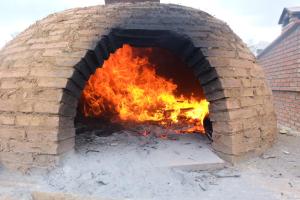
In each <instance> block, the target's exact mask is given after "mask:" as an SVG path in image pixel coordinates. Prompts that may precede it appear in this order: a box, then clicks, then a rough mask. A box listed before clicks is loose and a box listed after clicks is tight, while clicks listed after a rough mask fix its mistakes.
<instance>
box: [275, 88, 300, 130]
mask: <svg viewBox="0 0 300 200" xmlns="http://www.w3.org/2000/svg"><path fill="white" fill-rule="evenodd" d="M273 96H274V104H275V108H276V112H277V119H278V124H279V125H283V126H286V127H289V128H291V129H292V130H295V131H297V132H300V92H290V91H273Z"/></svg>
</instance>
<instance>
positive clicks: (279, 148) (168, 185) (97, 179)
mask: <svg viewBox="0 0 300 200" xmlns="http://www.w3.org/2000/svg"><path fill="white" fill-rule="evenodd" d="M200 143H201V144H202V143H203V140H201V142H200ZM106 144H107V145H106V146H109V145H108V143H106ZM194 144H197V142H196V141H194ZM299 145H300V137H298V136H297V137H295V136H288V135H280V136H279V138H278V140H277V142H276V143H275V145H274V146H273V147H272V148H271V149H269V150H267V152H265V153H264V154H263V155H262V156H260V157H257V158H254V159H250V160H248V161H247V162H244V163H241V164H237V165H235V166H228V168H225V169H222V170H213V171H182V170H172V171H170V170H163V169H160V170H157V169H155V168H154V169H152V170H151V169H149V168H144V170H137V171H135V172H134V173H133V174H131V173H132V172H133V171H132V168H134V167H137V165H139V164H140V162H144V160H143V159H142V158H143V157H144V155H145V153H143V154H141V155H140V157H141V160H140V162H138V163H134V164H132V163H131V162H124V161H123V160H121V161H118V160H114V163H115V167H113V168H112V167H110V165H109V166H107V165H104V167H105V168H106V169H105V170H103V167H102V165H101V162H100V165H101V166H99V167H97V165H90V164H86V163H90V162H95V163H96V162H97V160H96V159H92V160H90V162H87V159H83V160H80V159H79V161H77V162H75V163H76V164H75V165H74V164H72V166H73V167H70V166H68V165H64V166H63V167H60V168H57V169H55V171H54V173H53V172H52V173H50V174H46V175H44V179H43V181H41V177H42V176H41V175H37V176H35V174H34V173H33V172H32V173H31V175H27V176H24V175H19V174H18V173H15V172H11V173H8V172H7V170H6V171H3V170H2V171H1V169H0V199H1V200H3V199H5V200H7V199H10V200H32V199H31V194H32V192H35V191H40V192H47V193H48V194H49V192H53V193H52V194H49V195H50V196H55V195H56V194H57V192H59V193H64V194H72V195H74V196H76V195H80V196H85V198H84V199H87V197H86V196H90V195H91V196H94V197H100V199H101V197H102V198H104V197H109V198H112V199H116V200H117V199H119V200H122V199H131V200H149V199H155V200H170V199H172V200H182V199H184V200H195V199H199V197H201V198H200V199H206V200H220V199H222V200H223V199H224V200H232V199H243V200H253V199H258V200H279V199H280V200H299V198H300V148H299ZM97 147H98V148H99V146H97ZM102 148H105V147H102ZM113 148H116V146H110V147H109V148H108V149H113ZM128 148H129V146H127V149H128ZM139 149H140V148H139ZM147 150H149V148H146V150H145V151H144V152H146V151H147ZM140 151H141V149H140ZM97 154H101V152H90V153H88V154H87V155H88V156H89V157H94V158H96V155H97ZM124 154H126V152H124V151H123V152H122V155H124ZM77 156H78V155H77ZM98 158H99V156H98ZM100 158H101V160H109V159H110V158H109V157H104V156H100ZM120 158H124V156H121V157H120ZM77 163H81V164H82V165H84V164H86V167H84V168H83V171H82V174H81V175H80V174H79V173H78V174H77V175H74V174H73V176H70V174H72V173H73V172H74V171H76V170H78V168H79V165H78V164H77ZM104 163H105V162H104ZM116 163H117V164H116ZM91 169H93V170H91ZM114 170H116V171H115V172H116V173H110V172H111V171H114ZM55 174H56V176H55ZM49 175H50V176H49ZM111 176H113V177H115V178H109V177H111ZM127 178H130V179H127ZM47 179H54V180H57V181H56V182H55V181H51V182H49V184H48V185H47V184H46V185H45V184H44V183H43V182H45V181H46V180H47ZM58 179H60V180H64V182H65V183H64V184H62V183H59V182H58ZM133 179H135V180H136V179H139V180H141V182H139V184H137V183H135V182H134V180H133ZM38 180H40V181H38ZM128 181H129V182H130V181H132V184H128ZM53 188H56V189H53ZM61 196H63V194H61ZM66 196H69V195H66ZM8 197H10V198H8ZM55 200H57V199H55Z"/></svg>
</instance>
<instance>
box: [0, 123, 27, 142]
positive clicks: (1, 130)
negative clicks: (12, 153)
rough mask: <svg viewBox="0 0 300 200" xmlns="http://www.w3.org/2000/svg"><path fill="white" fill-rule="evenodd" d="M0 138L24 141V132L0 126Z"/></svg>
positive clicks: (19, 129)
mask: <svg viewBox="0 0 300 200" xmlns="http://www.w3.org/2000/svg"><path fill="white" fill-rule="evenodd" d="M0 138H1V139H15V140H24V138H25V130H24V129H23V128H21V127H20V128H17V127H10V126H0Z"/></svg>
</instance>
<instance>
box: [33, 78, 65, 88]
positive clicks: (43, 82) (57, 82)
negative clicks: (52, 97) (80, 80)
mask: <svg viewBox="0 0 300 200" xmlns="http://www.w3.org/2000/svg"><path fill="white" fill-rule="evenodd" d="M67 82H68V79H66V78H39V79H38V81H37V84H38V86H39V87H47V88H65V87H66V85H67Z"/></svg>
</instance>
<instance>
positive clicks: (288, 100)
mask: <svg viewBox="0 0 300 200" xmlns="http://www.w3.org/2000/svg"><path fill="white" fill-rule="evenodd" d="M258 60H259V63H260V64H261V65H262V66H263V67H264V70H265V73H266V75H267V78H268V81H269V84H270V86H271V88H272V90H273V96H274V103H275V109H276V112H277V116H278V123H279V124H280V125H283V126H287V127H289V128H291V129H293V130H296V131H298V132H300V24H296V25H295V27H292V29H291V30H290V31H286V32H285V33H284V34H283V35H281V36H280V37H279V38H278V39H277V40H275V41H274V42H273V43H272V44H271V45H270V46H269V47H268V49H267V50H265V51H264V52H263V53H262V54H261V55H259V56H258Z"/></svg>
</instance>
